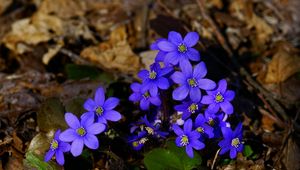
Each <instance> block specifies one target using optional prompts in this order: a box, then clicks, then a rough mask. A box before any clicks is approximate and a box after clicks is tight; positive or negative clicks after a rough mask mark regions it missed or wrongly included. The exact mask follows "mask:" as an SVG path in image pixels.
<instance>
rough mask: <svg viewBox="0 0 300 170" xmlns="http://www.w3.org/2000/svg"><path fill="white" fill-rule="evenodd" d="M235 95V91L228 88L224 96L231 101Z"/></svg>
mask: <svg viewBox="0 0 300 170" xmlns="http://www.w3.org/2000/svg"><path fill="white" fill-rule="evenodd" d="M234 96H235V92H234V91H232V90H227V91H226V92H225V94H224V98H225V99H226V100H227V101H231V100H233V99H234Z"/></svg>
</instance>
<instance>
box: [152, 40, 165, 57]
mask: <svg viewBox="0 0 300 170" xmlns="http://www.w3.org/2000/svg"><path fill="white" fill-rule="evenodd" d="M161 41H167V39H165V38H159V39H157V40H156V41H155V42H154V43H152V44H151V46H150V49H151V50H158V53H157V54H156V57H155V62H163V61H164V60H165V56H166V55H167V53H168V52H166V51H162V50H161V49H160V48H159V47H158V45H157V44H158V43H159V42H161Z"/></svg>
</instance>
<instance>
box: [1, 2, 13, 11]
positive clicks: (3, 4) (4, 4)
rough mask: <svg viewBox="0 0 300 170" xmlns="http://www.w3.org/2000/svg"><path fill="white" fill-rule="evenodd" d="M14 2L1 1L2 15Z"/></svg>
mask: <svg viewBox="0 0 300 170" xmlns="http://www.w3.org/2000/svg"><path fill="white" fill-rule="evenodd" d="M12 2H13V0H0V15H1V14H2V13H3V12H4V11H5V10H6V9H7V7H9V5H10V4H11V3H12Z"/></svg>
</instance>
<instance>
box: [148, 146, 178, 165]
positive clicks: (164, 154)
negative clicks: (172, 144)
mask: <svg viewBox="0 0 300 170" xmlns="http://www.w3.org/2000/svg"><path fill="white" fill-rule="evenodd" d="M144 163H145V165H146V167H147V169H148V170H166V169H174V170H180V169H183V165H182V164H181V161H180V159H179V157H178V156H177V155H176V154H175V153H173V152H171V151H169V150H166V149H162V148H156V149H153V150H152V151H150V152H148V153H147V154H146V155H145V158H144Z"/></svg>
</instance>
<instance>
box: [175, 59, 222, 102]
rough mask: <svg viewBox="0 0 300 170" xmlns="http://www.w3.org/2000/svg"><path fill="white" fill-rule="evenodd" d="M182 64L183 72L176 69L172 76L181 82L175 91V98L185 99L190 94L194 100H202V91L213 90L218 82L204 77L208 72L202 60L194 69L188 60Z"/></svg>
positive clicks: (176, 81)
mask: <svg viewBox="0 0 300 170" xmlns="http://www.w3.org/2000/svg"><path fill="white" fill-rule="evenodd" d="M183 63H184V64H182V68H181V69H182V72H179V71H176V72H175V73H174V74H173V75H172V76H171V78H172V80H173V81H174V82H175V83H177V84H180V86H179V87H178V88H176V89H175V90H174V91H173V94H172V96H173V99H175V100H183V99H185V98H186V97H187V96H188V95H189V96H190V99H191V100H192V101H193V102H199V101H200V100H201V91H200V89H204V90H212V89H214V88H215V87H216V83H215V82H214V81H212V80H209V79H206V78H204V77H205V76H206V73H207V69H206V66H205V64H204V62H201V63H199V64H197V65H196V66H195V68H194V69H193V67H192V65H191V63H190V62H188V61H186V62H183Z"/></svg>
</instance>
